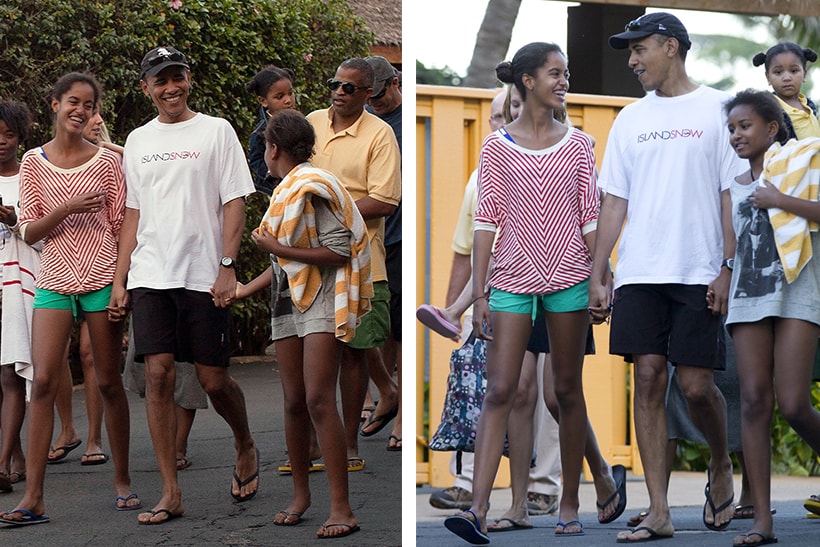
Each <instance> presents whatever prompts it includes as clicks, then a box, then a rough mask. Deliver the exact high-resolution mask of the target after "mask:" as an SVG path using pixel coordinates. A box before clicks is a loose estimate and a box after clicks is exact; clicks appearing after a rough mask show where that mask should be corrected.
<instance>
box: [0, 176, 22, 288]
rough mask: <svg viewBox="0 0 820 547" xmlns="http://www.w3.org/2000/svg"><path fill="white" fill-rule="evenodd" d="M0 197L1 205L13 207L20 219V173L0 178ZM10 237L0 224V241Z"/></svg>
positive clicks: (9, 233)
mask: <svg viewBox="0 0 820 547" xmlns="http://www.w3.org/2000/svg"><path fill="white" fill-rule="evenodd" d="M0 196H2V198H3V205H5V206H9V205H14V211H15V212H16V213H17V217H18V220H19V217H20V173H17V174H16V175H11V176H10V177H4V176H0ZM10 237H12V235H11V231H10V230H9V227H8V226H6V225H5V224H3V223H2V222H0V239H2V240H3V241H5V240H6V239H8V238H10ZM0 275H2V273H0Z"/></svg>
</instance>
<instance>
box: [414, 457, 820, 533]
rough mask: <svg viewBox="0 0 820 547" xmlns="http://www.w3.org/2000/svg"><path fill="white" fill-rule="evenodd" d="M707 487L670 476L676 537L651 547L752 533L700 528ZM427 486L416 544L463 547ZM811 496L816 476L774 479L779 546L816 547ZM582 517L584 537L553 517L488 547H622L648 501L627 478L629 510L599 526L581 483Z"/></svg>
mask: <svg viewBox="0 0 820 547" xmlns="http://www.w3.org/2000/svg"><path fill="white" fill-rule="evenodd" d="M705 484H706V474H705V473H688V472H687V473H683V472H680V473H678V472H675V473H673V474H672V478H671V480H670V486H669V504H670V507H672V519H673V521H674V525H675V534H674V536H673V537H672V538H670V539H664V540H661V541H654V542H652V545H658V546H660V547H674V546H687V547H691V546H697V547H711V546H713V545H717V546H721V547H729V546H731V545H732V542H733V538H734V537H735V536H737V535H739V534H744V533H746V532H748V531H750V527H751V524H752V521H751V520H733V521H732V523H731V524H730V525H729V527H728V528H726V530H724V531H722V532H713V531H710V530H707V529H706V527H705V526H704V525H703V504H704V500H705V497H704V493H703V489H704V486H705ZM432 491H433V490H432V489H430V488H429V487H425V488H419V489H417V492H416V522H417V524H416V545H417V546H433V545H435V546H437V547H438V546H441V547H463V546H466V545H469V544H468V543H467V542H465V541H463V540H462V539H460V538H459V537H458V536H456V535H454V534H453V533H452V532H450V531H448V530H447V529H446V528H445V527H444V519H445V518H446V517H447V516H449V515H451V514H454V513H455V511H453V510H450V511H445V510H441V509H435V508H433V507H431V506H430V504H429V503H428V500H429V497H430V493H431V492H432ZM735 492H736V494H739V492H740V476H739V475H735ZM811 494H820V477H810V478H804V477H779V476H775V477H772V500H773V501H772V508H773V509H776V510H777V513H776V514H775V515H774V531H775V535H776V536H777V538H778V540H779V542H778V545H789V546H799V547H804V546H805V547H808V546H813V547H816V546H818V545H820V519H809V518H807V517H806V510H805V509H803V501H804V500H805V499H806V498H807V497H808V496H809V495H811ZM510 501H511V495H510V490H509V489H499V490H494V491H493V492H492V495H491V496H490V513H489V515H488V516H489V517H490V519H491V520H492V519H497V518H499V517H500V516H501V515H502V514H503V513H504V511H506V510H507V509H508V508H509V506H510ZM580 501H581V514H580V520H581V521H582V522H583V523H584V531H585V535H584V536H580V537H557V536H555V534H554V532H555V525H556V523H557V522H558V518H557V515H545V516H536V517H530V520H531V522H532V524H533V526H534V527H533V528H532V529H529V530H516V531H508V532H503V533H499V532H496V533H491V534H490V541H491V543H490V545H514V546H515V547H530V546H535V545H539V546H541V545H569V546H572V547H598V546H602V545H605V546H610V545H611V546H613V547H614V546H615V545H621V544H619V543H616V535H617V533H618V532H619V531H621V530H627V529H628V527H627V524H626V521H627V519H628V518H629V517H630V516H632V515H635V514H637V513H639V512H640V511H642V510H644V509H646V508H647V506H648V504H649V498H648V496H647V494H646V486H645V484H644V481H643V477H634V476H632V475H631V474H630V475H628V478H627V508H626V511H625V512H624V514H623V516H621V517H620V518H618V519H617V520H616V521H615V522H613V523H611V524H599V523H598V518H597V513H595V512H593V510H594V508H595V490H594V488H593V485H592V484H591V483H588V482H583V483H582V484H581V492H580Z"/></svg>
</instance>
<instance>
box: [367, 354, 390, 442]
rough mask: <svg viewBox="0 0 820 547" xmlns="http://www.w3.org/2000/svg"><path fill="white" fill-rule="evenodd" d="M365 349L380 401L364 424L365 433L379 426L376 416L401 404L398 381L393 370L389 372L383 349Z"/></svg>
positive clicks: (368, 366) (384, 413)
mask: <svg viewBox="0 0 820 547" xmlns="http://www.w3.org/2000/svg"><path fill="white" fill-rule="evenodd" d="M364 351H365V352H366V355H367V370H368V373H369V374H370V379H371V380H373V383H374V384H376V388H378V390H379V402H378V404H376V410H374V411H373V415H372V416H371V418H370V420H368V421H367V422H365V424H364V425H363V426H362V433H363V434H365V433H369V432H371V431H374V430H375V428H376V427H377V426H378V424H377V423H374V422H372V420H373V419H374V418H378V417H380V416H385V415H387V414H389V413H390V412H392V411H393V410H394V409H396V408H397V407H398V405H399V390H398V387H397V386H396V382H395V381H393V375H392V371H391V372H388V370H387V367H386V366H385V363H384V359H382V352H381V349H380V348H370V349H367V350H364Z"/></svg>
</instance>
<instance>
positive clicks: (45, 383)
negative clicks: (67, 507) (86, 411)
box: [2, 308, 73, 520]
mask: <svg viewBox="0 0 820 547" xmlns="http://www.w3.org/2000/svg"><path fill="white" fill-rule="evenodd" d="M72 322H73V319H72V317H71V312H70V311H69V310H51V309H42V308H38V309H35V310H34V314H33V316H32V336H31V353H32V362H33V364H34V383H33V384H32V388H31V403H30V405H29V418H28V419H29V421H28V434H27V436H26V442H27V452H26V492H25V494H24V495H23V499H22V500H20V502H19V503H18V504H17V507H21V508H24V509H28V510H29V511H31V512H33V513H34V514H35V515H42V514H43V513H45V499H44V498H43V483H44V480H45V473H46V460H47V456H48V447H49V444H50V443H51V434H52V432H53V429H54V399H55V398H56V397H57V390H58V388H59V386H60V382H61V381H62V380H63V377H64V374H63V372H62V369H63V368H65V347H66V343H67V342H68V336H69V333H70V332H71V325H72ZM2 516H3V518H5V519H9V520H20V519H21V518H22V515H21V514H19V513H13V514H11V513H4V514H2Z"/></svg>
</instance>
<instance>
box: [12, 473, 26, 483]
mask: <svg viewBox="0 0 820 547" xmlns="http://www.w3.org/2000/svg"><path fill="white" fill-rule="evenodd" d="M24 480H26V472H25V471H12V472H11V473H9V482H11V484H17V483H18V482H22V481H24Z"/></svg>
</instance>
